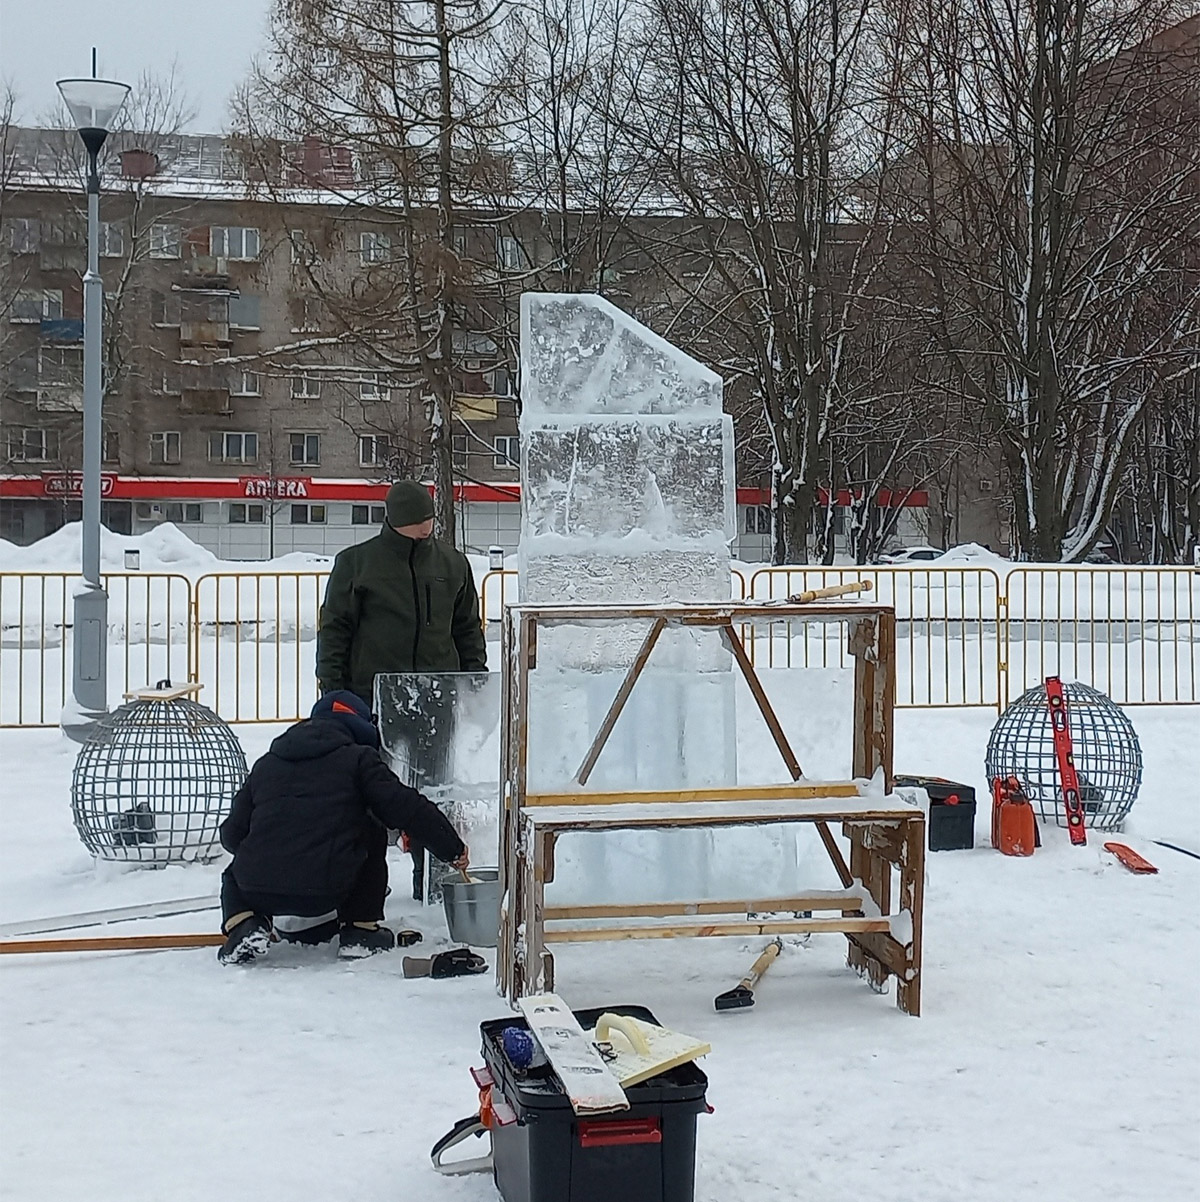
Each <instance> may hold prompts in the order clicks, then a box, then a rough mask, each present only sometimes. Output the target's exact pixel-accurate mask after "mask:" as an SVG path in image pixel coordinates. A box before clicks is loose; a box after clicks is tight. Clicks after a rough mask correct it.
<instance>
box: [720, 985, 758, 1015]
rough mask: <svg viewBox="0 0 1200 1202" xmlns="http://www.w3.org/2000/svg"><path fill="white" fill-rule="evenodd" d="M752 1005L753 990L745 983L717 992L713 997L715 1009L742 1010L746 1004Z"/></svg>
mask: <svg viewBox="0 0 1200 1202" xmlns="http://www.w3.org/2000/svg"><path fill="white" fill-rule="evenodd" d="M753 1005H754V990H753V989H748V988H747V987H746V986H745V985H736V986H734V988H733V989H729V990H726V991H725V992H724V993H718V994H717V996H716V997H715V998H714V999H713V1006H714V1007H716V1009H717V1010H744V1009H746V1007H747V1006H753Z"/></svg>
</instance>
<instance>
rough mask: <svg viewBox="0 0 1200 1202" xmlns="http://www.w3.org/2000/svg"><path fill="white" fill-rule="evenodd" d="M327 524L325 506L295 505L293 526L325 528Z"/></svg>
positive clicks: (293, 508)
mask: <svg viewBox="0 0 1200 1202" xmlns="http://www.w3.org/2000/svg"><path fill="white" fill-rule="evenodd" d="M324 524H325V506H324V505H293V506H292V525H293V526H309V525H312V526H323V525H324Z"/></svg>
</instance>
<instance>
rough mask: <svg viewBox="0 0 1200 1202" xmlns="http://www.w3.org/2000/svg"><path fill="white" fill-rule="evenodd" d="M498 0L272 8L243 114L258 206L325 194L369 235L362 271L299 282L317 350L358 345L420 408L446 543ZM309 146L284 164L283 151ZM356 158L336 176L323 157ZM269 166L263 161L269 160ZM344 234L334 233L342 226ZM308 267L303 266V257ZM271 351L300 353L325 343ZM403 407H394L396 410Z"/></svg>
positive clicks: (326, 1)
mask: <svg viewBox="0 0 1200 1202" xmlns="http://www.w3.org/2000/svg"><path fill="white" fill-rule="evenodd" d="M505 2H506V0H498V2H497V3H496V4H487V3H482V2H477V0H432V2H431V3H430V4H428V5H426V4H417V3H392V2H390V0H366V2H365V3H363V2H359V0H356V2H354V3H351V2H350V0H278V3H277V4H276V6H275V10H274V15H273V22H272V32H271V39H270V42H271V65H270V67H269V68H267V69H264V70H262V71H260V72H259V73H258V76H257V78H256V79H255V81H254V82H253V84H252V85H251V87H250V88H249V89H248V90H247V92H246V94H245V97H244V98H243V101H242V102H241V104H240V105H239V109H240V119H241V122H242V124H243V126H244V133H245V145H246V149H247V155H248V157H249V159H250V161H251V163H252V164H256V170H255V172H254V174H255V175H256V176H257V179H258V185H259V188H260V189H261V190H263V191H264V192H265V194H267V195H271V196H274V197H275V198H276V199H280V200H285V201H286V200H287V199H288V193H289V192H290V193H292V194H293V195H295V193H296V192H297V190H298V189H303V188H307V189H310V190H311V189H319V190H321V191H323V192H325V193H326V195H328V193H329V192H331V191H332V192H335V193H338V194H340V195H341V197H342V199H343V201H344V203H345V216H347V217H353V219H354V220H356V221H358V222H362V223H367V224H369V225H370V227H371V230H372V231H373V232H372V233H371V235H370V243H369V250H368V243H366V242H364V243H363V244H362V248H361V257H362V263H363V267H364V268H365V270H364V272H363V273H361V274H358V275H353V276H350V277H347V276H346V275H344V274H343V275H342V276H340V277H339V276H338V275H337V274H336V273H332V272H323V271H321V270H318V268H317V263H316V261H315V257H314V262H313V263H312V264H311V265H310V266H311V269H310V270H309V271H308V272H307V278H308V283H309V285H310V286H311V288H312V290H313V293H314V296H315V297H316V298H318V299H319V301H320V303H321V304H322V305H323V306H324V308H325V310H326V313H327V314H328V316H329V317H330V318H331V322H330V324H331V325H332V333H331V334H330V335H329V337H328V338H327V339H326V340H324V342H325V345H327V346H328V345H341V346H353V347H356V348H357V349H358V350H359V351H361V352H362V353H363V354H364V355H365V356H366V357H367V359H368V360H373V361H374V362H375V363H377V365H378V366H379V367H380V369H381V370H382V371H384V372H385V373H387V375H388V378H389V379H390V380H391V381H393V382H394V383H395V384H396V386H397V387H396V390H397V393H398V395H399V396H401V397H402V398H404V399H405V400H406V399H407V397H408V395H409V394H410V393H415V394H416V396H417V397H418V399H419V402H420V403H421V404H422V406H423V408H424V412H425V417H426V422H427V427H428V432H429V446H430V453H431V458H432V469H433V480H434V484H435V490H436V501H435V504H436V518H437V526H438V530H439V533H440V534H441V535H442V537H445V538H448V539H451V540H452V539H453V538H454V528H455V513H454V503H453V486H454V461H453V451H452V433H451V432H452V422H453V417H454V409H455V385H454V363H455V359H456V354H457V353H458V350H459V348H458V347H456V344H455V328H456V326H461V325H462V322H461V320H460V315H461V314H462V313H463V312H464V311H465V310H466V309H468V308H469V305H470V289H471V280H470V273H469V271H468V270H466V268H465V263H466V261H467V259H468V255H467V247H466V245H465V241H466V232H465V229H464V228H463V226H462V225H461V224H460V223H461V221H462V219H463V216H464V214H466V213H467V212H468V211H469V210H470V207H471V203H470V202H471V199H472V197H473V196H474V195H476V194H477V190H478V181H477V176H478V173H479V169H480V162H481V159H482V156H483V152H484V151H485V150H486V148H487V146H488V144H489V141H490V140H491V137H492V134H491V132H490V131H492V130H493V129H494V127H495V122H496V118H495V112H496V107H497V101H498V95H499V85H498V83H497V79H496V75H497V68H498V66H499V64H500V62H501V58H500V54H499V50H498V49H497V29H498V26H499V24H500V22H501V20H502V18H503V16H504V11H505V7H504V6H505ZM298 131H303V132H304V133H305V134H306V135H308V136H309V138H310V147H311V150H312V153H311V154H310V156H309V159H311V160H312V161H311V162H310V161H309V160H307V159H306V158H305V151H304V148H303V145H301V147H300V148H299V150H298V152H296V153H294V155H293V157H292V158H291V160H290V161H289V162H283V163H280V162H279V161H278V158H279V151H280V148H281V146H283V147H286V146H287V145H288V144H289V143H291V144H295V142H296V140H297V139H296V135H297V132H298ZM339 151H340V152H343V153H344V154H346V155H347V156H349V155H350V154H351V152H352V151H353V154H354V156H355V158H356V163H355V164H354V165H353V166H352V167H351V169H350V170H349V171H348V172H347V173H346V174H345V175H339V173H338V172H337V171H330V170H327V169H326V163H325V161H324V160H323V159H322V156H323V155H329V154H330V153H336V152H339ZM272 160H274V161H272ZM342 224H345V222H343V223H342ZM301 259H303V256H301ZM304 342H305V345H303V346H299V347H286V348H278V349H277V350H276V351H275V352H269V353H268V354H269V355H273V357H274V358H276V359H278V358H280V357H281V356H288V355H290V356H291V357H292V358H293V359H295V358H296V357H297V356H298V355H302V354H311V353H314V352H316V351H318V350H319V349H320V346H321V342H322V340H318V339H308V340H304ZM402 403H404V402H403V401H402Z"/></svg>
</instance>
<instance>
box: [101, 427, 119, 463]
mask: <svg viewBox="0 0 1200 1202" xmlns="http://www.w3.org/2000/svg"><path fill="white" fill-rule="evenodd" d="M100 461H101V462H102V463H120V462H121V433H120V431H119V430H105V431H104V437H103V438H102V439H101V442H100Z"/></svg>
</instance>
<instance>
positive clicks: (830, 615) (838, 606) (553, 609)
mask: <svg viewBox="0 0 1200 1202" xmlns="http://www.w3.org/2000/svg"><path fill="white" fill-rule="evenodd" d="M511 608H512V609H514V610H516V611H517V612H518V613H519V614H520V615H521V617H522V618H524V617H529V618H532V619H534V620H535V621H538V622H546V623H569V624H573V623H576V622H598V621H611V620H613V619H616V618H666V620H667V623H668V625H680V626H682V625H688V626H710V627H713V628H714V629H715V628H716V627H717V626H719V625H721V623H723V622H728V621H730V620H733V621H735V622H753V621H772V622H774V621H778V620H780V619H781V618H791V617H795V618H804V619H805V620H807V621H812V620H827V621H830V622H844V621H846V619H847V618H853V617H857V616H867V617H870V616H873V615H875V614H880V613H893V612H895V610H894V607H893V606H892V605H889V604H884V603H881V602H879V601H830V602H828V603H824V604H822V603H812V604H797V603H795V602H789V601H709V602H702V603H700V604H696V605H585V606H578V607H576V606H567V605H519V604H518V605H515V606H512V607H511Z"/></svg>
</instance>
